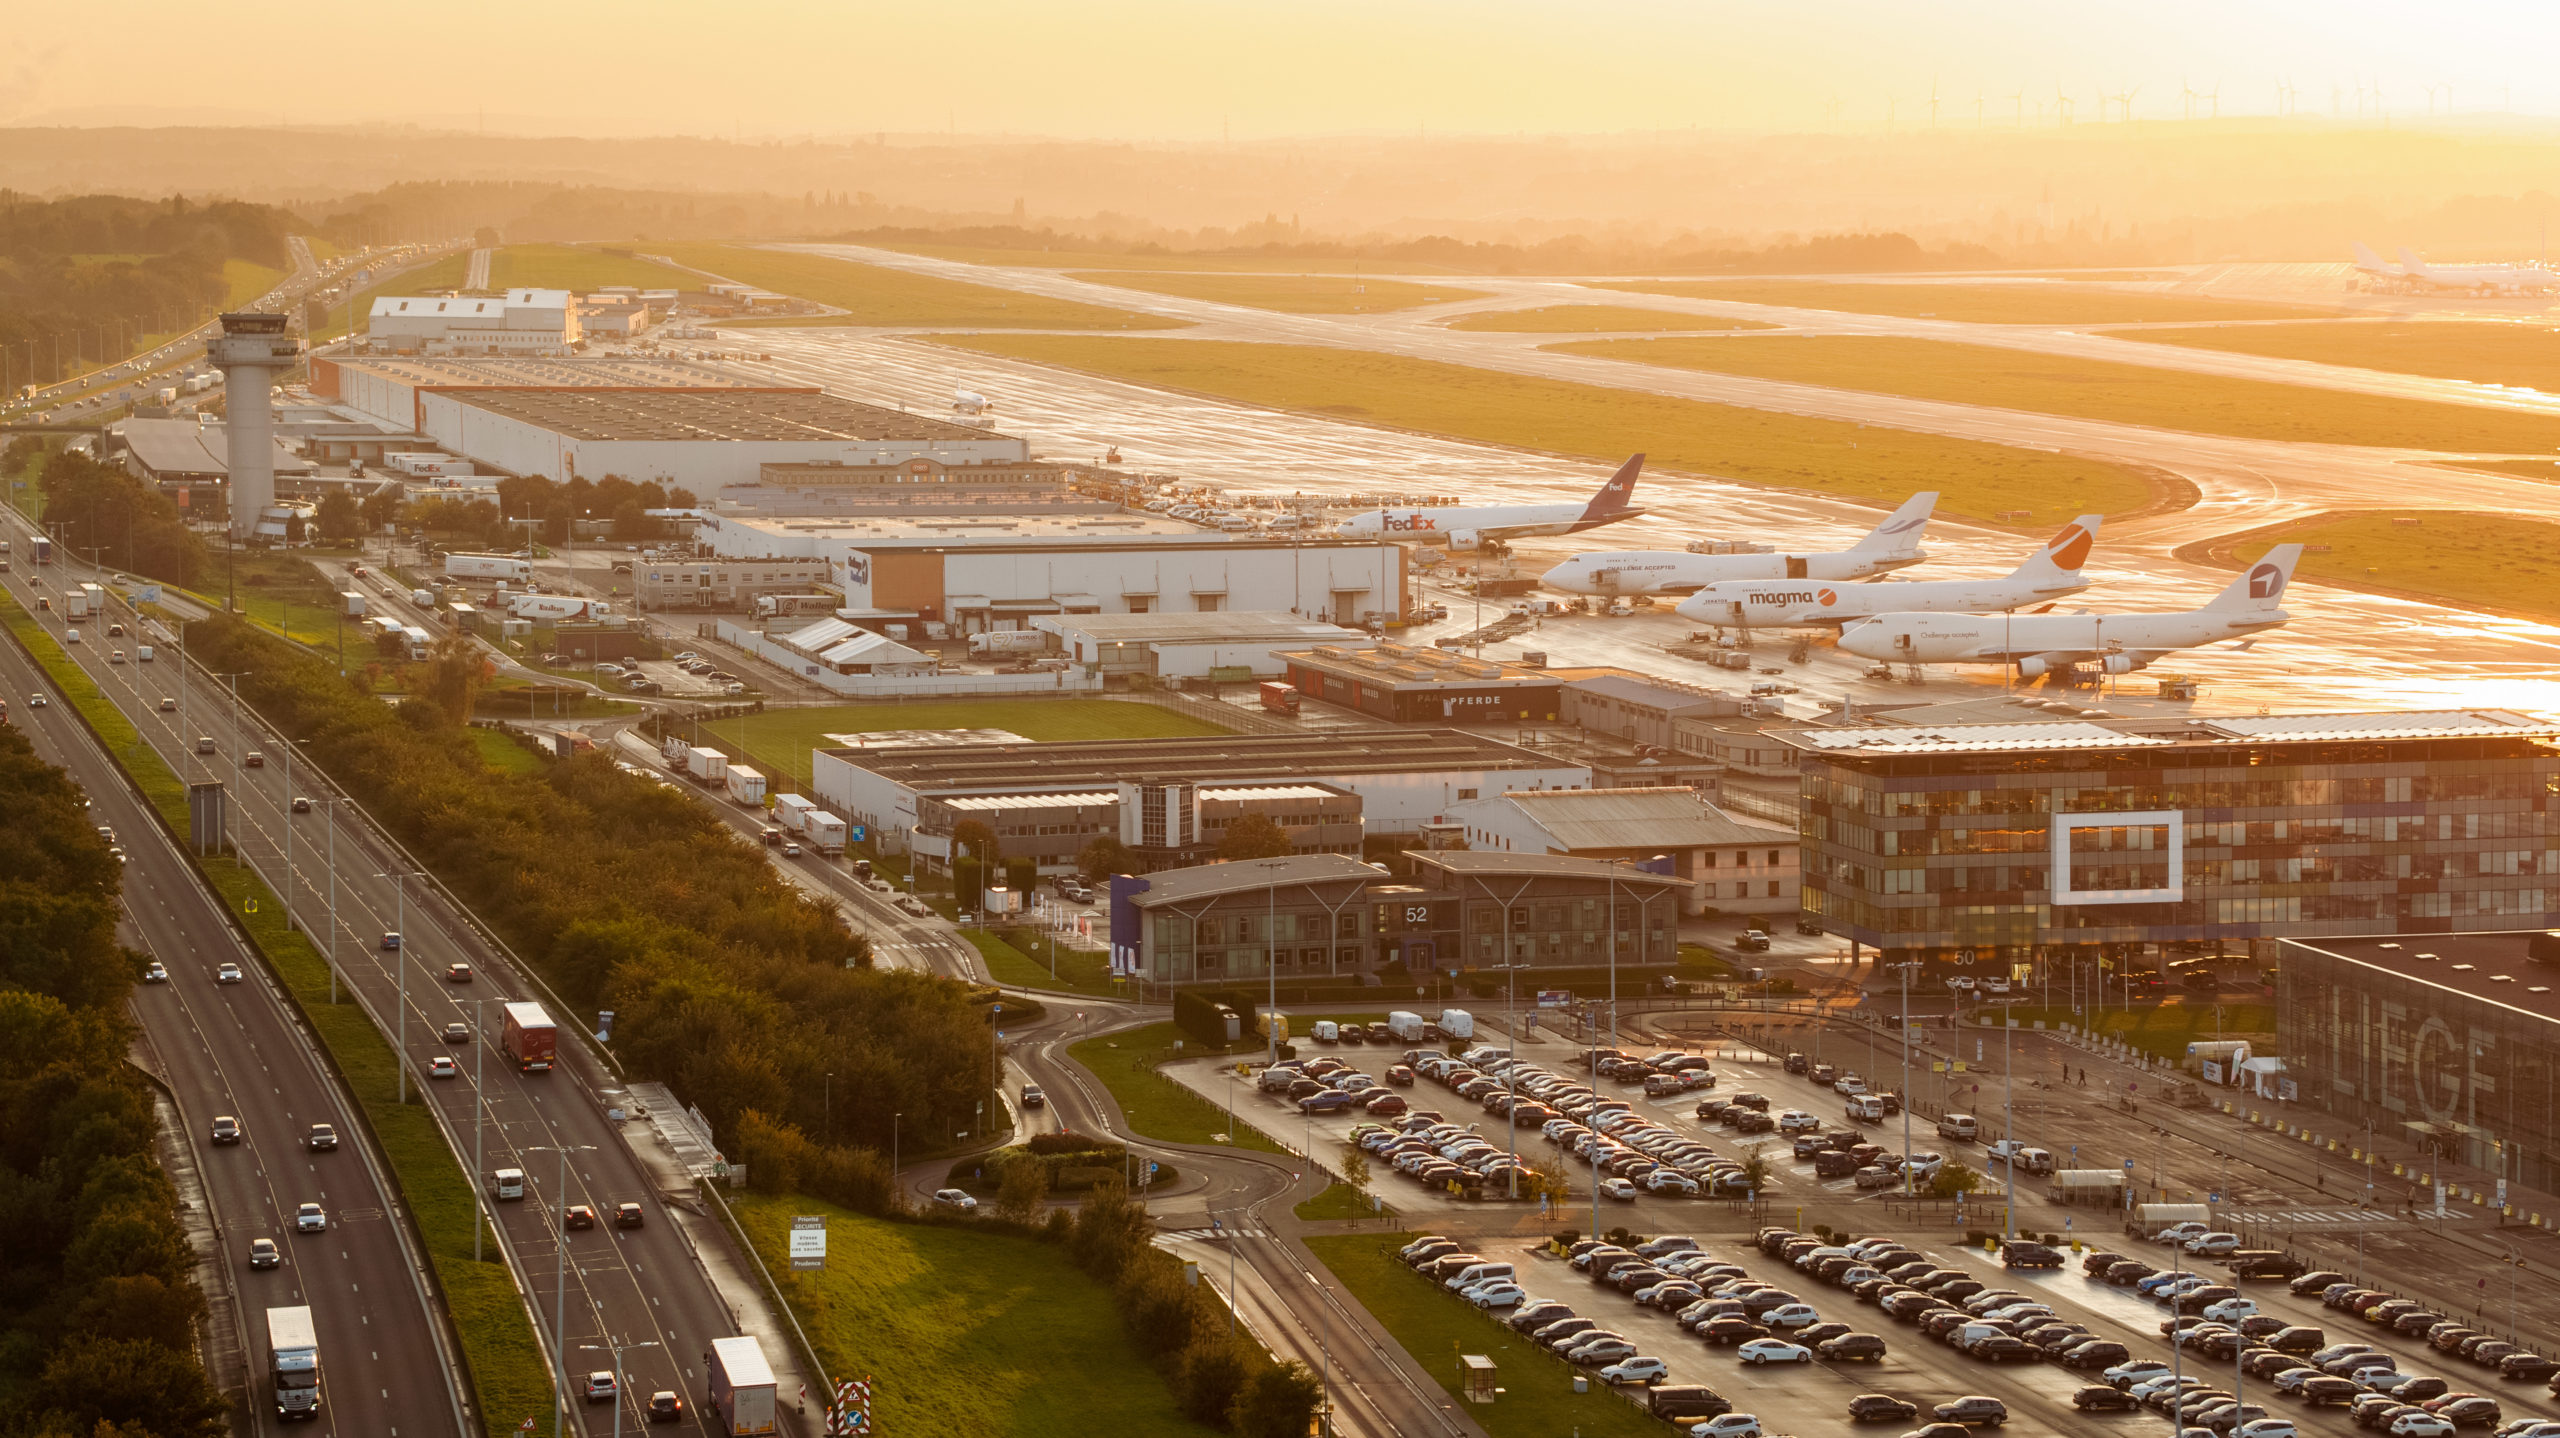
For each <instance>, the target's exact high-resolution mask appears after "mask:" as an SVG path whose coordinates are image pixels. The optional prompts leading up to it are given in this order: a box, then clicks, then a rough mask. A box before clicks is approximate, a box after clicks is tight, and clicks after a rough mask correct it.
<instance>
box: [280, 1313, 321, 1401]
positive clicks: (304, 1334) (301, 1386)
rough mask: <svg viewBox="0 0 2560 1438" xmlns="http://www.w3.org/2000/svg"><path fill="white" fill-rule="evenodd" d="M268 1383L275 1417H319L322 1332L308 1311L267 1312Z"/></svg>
mask: <svg viewBox="0 0 2560 1438" xmlns="http://www.w3.org/2000/svg"><path fill="white" fill-rule="evenodd" d="M267 1382H268V1384H269V1385H270V1386H271V1387H273V1388H274V1390H275V1399H276V1417H278V1418H280V1419H296V1418H317V1417H319V1416H320V1328H319V1325H317V1324H315V1323H313V1322H312V1321H311V1310H310V1309H308V1308H270V1309H268V1310H267Z"/></svg>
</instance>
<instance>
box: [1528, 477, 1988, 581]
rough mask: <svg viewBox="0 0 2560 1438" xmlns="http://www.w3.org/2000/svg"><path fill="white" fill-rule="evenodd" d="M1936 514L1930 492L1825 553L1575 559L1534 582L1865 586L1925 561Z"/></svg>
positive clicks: (1623, 553) (1668, 552) (1633, 553)
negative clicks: (1846, 582) (1923, 539)
mask: <svg viewBox="0 0 2560 1438" xmlns="http://www.w3.org/2000/svg"><path fill="white" fill-rule="evenodd" d="M1937 507H1938V493H1937V491H1936V490H1923V491H1921V492H1920V493H1918V494H1915V495H1913V496H1911V497H1910V498H1909V499H1906V500H1904V501H1903V502H1902V507H1901V508H1900V509H1897V510H1895V511H1894V512H1893V513H1891V514H1889V515H1887V516H1885V521H1884V523H1882V524H1879V525H1877V526H1876V527H1875V528H1874V529H1871V530H1869V531H1867V534H1866V536H1865V537H1864V538H1862V539H1860V540H1859V541H1858V542H1857V543H1855V544H1853V545H1850V546H1849V547H1848V548H1847V549H1842V550H1836V551H1833V552H1831V553H1827V554H1688V553H1683V552H1681V551H1679V550H1676V549H1639V550H1618V551H1613V552H1609V553H1597V554H1577V555H1575V556H1574V557H1573V558H1571V559H1568V560H1566V561H1565V562H1564V563H1562V564H1559V565H1557V566H1556V567H1555V568H1553V569H1550V570H1548V571H1547V572H1546V573H1545V574H1542V575H1540V576H1539V577H1538V578H1539V582H1540V583H1542V584H1544V585H1546V586H1547V587H1548V588H1550V589H1561V590H1563V591H1565V592H1566V593H1568V594H1686V593H1688V592H1689V591H1691V590H1693V589H1699V588H1703V587H1704V586H1706V585H1710V584H1716V583H1720V582H1722V581H1725V580H1736V579H1743V580H1754V579H1831V580H1838V579H1865V578H1867V577H1868V576H1869V575H1875V574H1882V573H1884V572H1885V571H1887V570H1891V569H1900V568H1902V567H1903V566H1905V565H1910V564H1918V563H1919V562H1920V561H1921V560H1924V559H1926V558H1928V557H1929V554H1928V551H1926V550H1924V549H1922V548H1921V547H1920V536H1921V534H1922V533H1923V532H1925V531H1926V530H1927V529H1928V527H1929V514H1930V511H1932V510H1934V509H1936V508H1937Z"/></svg>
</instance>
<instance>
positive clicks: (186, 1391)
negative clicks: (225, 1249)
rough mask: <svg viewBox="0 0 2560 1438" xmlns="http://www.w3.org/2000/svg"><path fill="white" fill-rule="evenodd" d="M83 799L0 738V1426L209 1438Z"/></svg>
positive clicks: (127, 978)
mask: <svg viewBox="0 0 2560 1438" xmlns="http://www.w3.org/2000/svg"><path fill="white" fill-rule="evenodd" d="M81 803H82V801H81V795H80V791H79V788H78V786H76V785H74V784H73V783H72V782H71V778H70V776H69V775H67V774H65V773H64V772H63V771H62V770H60V769H57V768H55V767H53V766H52V765H50V764H46V763H44V762H43V761H42V760H40V759H38V758H37V757H36V755H35V750H34V748H33V747H32V746H31V745H30V744H29V743H28V742H27V739H26V737H25V736H24V735H22V734H21V733H19V732H18V731H17V730H15V729H12V728H8V727H6V726H0V1232H5V1233H6V1234H7V1235H8V1238H7V1240H6V1241H5V1242H0V1433H6V1434H9V1435H21V1434H25V1435H38V1434H41V1435H47V1438H50V1435H56V1434H65V1435H80V1438H216V1435H218V1434H220V1433H222V1432H223V1431H225V1429H226V1428H227V1422H226V1409H227V1405H226V1404H225V1402H224V1400H223V1396H222V1394H221V1393H220V1391H219V1390H217V1389H216V1388H215V1387H214V1386H213V1382H212V1380H211V1379H210V1378H208V1377H207V1376H206V1374H205V1371H204V1366H203V1363H202V1362H201V1360H200V1359H199V1358H198V1356H197V1350H196V1330H197V1327H198V1325H199V1324H201V1323H202V1321H203V1319H204V1315H205V1301H204V1294H203V1293H202V1292H201V1291H200V1290H199V1289H198V1288H197V1287H196V1281H195V1274H194V1269H195V1253H194V1250H193V1249H192V1248H190V1247H189V1246H188V1243H187V1239H186V1234H185V1232H184V1230H183V1229H181V1228H180V1226H179V1223H178V1211H177V1194H176V1193H175V1191H174V1190H172V1189H171V1187H170V1185H169V1180H168V1178H167V1176H166V1175H165V1174H163V1173H162V1172H161V1169H160V1165H159V1161H158V1159H157V1157H156V1155H155V1154H154V1153H153V1150H152V1141H153V1136H154V1133H155V1131H156V1128H157V1122H156V1118H155V1115H154V1111H153V1104H152V1097H151V1091H150V1088H149V1086H148V1085H147V1084H145V1082H144V1081H143V1079H142V1076H141V1075H140V1074H139V1073H137V1072H136V1071H135V1070H134V1068H133V1066H132V1065H131V1064H130V1063H128V1062H127V1061H126V1058H125V1055H126V1053H127V1051H128V1049H129V1048H130V1047H131V1045H132V1043H133V1040H134V1026H133V1022H132V1020H131V1018H130V1017H128V1015H127V1012H126V1008H125V1004H126V1000H127V998H128V997H129V996H130V994H131V992H132V989H133V985H134V982H135V980H136V979H137V978H138V977H139V976H140V973H141V967H142V958H141V956H140V955H138V954H135V953H133V952H132V951H130V950H128V949H125V948H122V947H120V946H119V945H118V944H117V943H116V937H115V926H116V914H117V895H118V891H119V889H120V887H121V884H122V876H121V869H120V866H119V865H118V863H117V861H116V859H115V858H114V857H113V856H111V855H110V854H108V852H107V843H106V840H105V839H104V838H102V837H100V836H99V834H98V832H97V830H96V829H95V828H94V827H92V825H91V824H90V822H89V816H88V813H87V811H86V810H85V809H83V808H82V807H81Z"/></svg>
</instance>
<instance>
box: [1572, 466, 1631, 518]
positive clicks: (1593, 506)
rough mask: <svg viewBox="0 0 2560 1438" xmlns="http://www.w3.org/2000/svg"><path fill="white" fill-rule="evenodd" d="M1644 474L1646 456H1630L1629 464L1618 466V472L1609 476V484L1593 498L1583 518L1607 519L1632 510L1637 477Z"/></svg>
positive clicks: (1584, 511)
mask: <svg viewBox="0 0 2560 1438" xmlns="http://www.w3.org/2000/svg"><path fill="white" fill-rule="evenodd" d="M1643 472H1644V456H1643V455H1641V454H1637V455H1630V456H1628V458H1627V462H1626V463H1624V464H1622V465H1619V466H1618V472H1617V473H1616V474H1613V475H1611V476H1609V482H1608V483H1607V484H1604V485H1602V486H1600V492H1599V493H1598V494H1595V495H1593V496H1591V503H1590V504H1589V505H1588V506H1586V507H1585V508H1584V509H1583V511H1582V517H1583V518H1585V519H1606V518H1608V517H1609V516H1610V515H1613V514H1620V513H1623V512H1625V511H1626V510H1627V509H1629V508H1631V507H1632V505H1631V503H1630V501H1632V500H1633V499H1634V498H1635V495H1636V476H1637V475H1639V474H1642V473H1643Z"/></svg>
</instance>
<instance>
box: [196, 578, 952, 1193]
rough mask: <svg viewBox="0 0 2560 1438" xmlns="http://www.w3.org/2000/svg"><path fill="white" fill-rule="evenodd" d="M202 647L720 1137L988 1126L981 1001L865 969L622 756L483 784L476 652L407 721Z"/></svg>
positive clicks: (748, 851)
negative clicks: (609, 1017)
mask: <svg viewBox="0 0 2560 1438" xmlns="http://www.w3.org/2000/svg"><path fill="white" fill-rule="evenodd" d="M187 642H188V645H189V647H190V649H191V651H192V652H194V653H195V654H196V655H198V656H199V657H201V658H203V659H204V661H205V662H206V663H207V664H209V665H211V666H213V667H214V668H217V669H222V670H232V671H239V672H241V673H243V674H244V676H245V677H244V678H243V679H242V680H241V681H240V697H241V698H242V699H243V700H244V701H246V702H248V703H249V704H251V705H253V706H255V707H256V708H257V710H258V711H259V712H261V713H262V714H264V715H265V716H266V717H267V718H268V719H269V720H270V721H271V722H273V723H275V724H276V725H277V726H278V727H279V728H280V729H282V730H283V731H284V732H285V733H287V734H288V735H291V736H293V737H296V738H301V739H308V740H309V741H310V749H309V752H310V754H311V757H312V758H313V759H314V760H315V761H316V762H318V763H319V764H320V765H321V766H322V767H323V768H325V769H326V770H327V771H328V772H329V773H330V774H331V775H332V776H333V777H334V778H336V779H337V780H338V782H340V783H341V784H343V785H345V786H346V787H347V789H348V791H349V792H350V793H352V794H353V795H354V796H355V797H357V798H358V799H360V800H362V801H363V802H364V803H365V804H366V805H367V806H368V807H369V808H370V809H372V811H373V812H374V813H375V814H376V815H377V816H378V817H379V818H380V819H381V820H382V821H383V822H384V823H385V824H387V825H388V826H389V827H390V829H391V831H392V832H393V833H394V834H395V835H396V836H397V837H398V838H399V839H400V841H401V842H402V843H403V844H405V845H407V846H408V848H409V850H410V852H412V853H413V854H415V855H417V856H418V858H419V860H420V861H421V862H422V863H424V864H425V865H426V866H427V867H428V868H429V869H430V870H432V871H433V872H434V873H435V874H436V875H437V877H439V878H440V879H442V880H443V881H444V882H445V884H446V885H448V886H449V887H450V888H451V889H452V890H453V891H454V892H455V893H456V894H457V895H459V896H460V897H461V898H462V900H463V901H464V902H465V903H467V904H469V905H471V906H472V908H473V909H474V910H475V911H476V912H477V913H478V914H479V915H480V916H481V917H482V918H483V919H484V920H486V921H487V922H488V923H489V924H490V925H491V926H492V927H493V928H494V929H495V930H496V931H497V932H498V933H499V934H500V935H501V936H502V937H504V938H505V939H506V941H507V942H508V943H509V944H510V945H511V946H512V947H513V948H514V950H515V951H516V952H517V953H518V954H520V955H523V956H525V957H526V958H527V959H528V960H529V961H530V962H531V963H532V964H533V965H534V966H535V967H536V968H537V969H539V970H540V971H541V972H542V975H543V977H544V978H546V979H547V980H549V981H550V983H551V984H552V985H553V987H555V988H556V989H557V990H558V991H559V992H560V993H561V994H562V995H563V996H564V997H565V998H566V999H567V1000H568V1002H569V1003H570V1004H572V1005H573V1006H575V1007H576V1008H578V1009H580V1010H581V1011H583V1012H585V1013H590V1014H591V1013H592V1012H593V1011H594V1010H597V1009H612V1010H614V1011H615V1014H616V1018H615V1022H614V1029H613V1032H614V1041H613V1047H614V1050H615V1052H616V1053H618V1054H619V1055H620V1056H621V1058H622V1060H623V1062H624V1063H625V1064H626V1065H627V1066H628V1067H629V1069H630V1071H631V1072H632V1073H633V1074H634V1075H635V1076H638V1077H643V1078H654V1079H660V1080H664V1081H665V1082H667V1083H668V1084H669V1085H670V1086H671V1087H673V1088H674V1090H675V1091H676V1093H677V1094H678V1095H680V1096H681V1097H682V1098H683V1099H684V1100H685V1101H686V1102H688V1103H691V1104H694V1105H697V1106H699V1107H700V1108H701V1109H702V1111H703V1113H704V1114H705V1115H706V1116H708V1117H709V1118H710V1119H711V1121H712V1125H713V1127H714V1129H715V1130H717V1131H718V1132H720V1133H722V1134H724V1135H726V1134H731V1133H733V1132H734V1127H733V1126H734V1125H735V1124H736V1122H737V1121H738V1119H739V1116H740V1115H741V1114H743V1113H745V1112H747V1111H749V1110H754V1111H757V1112H760V1113H764V1114H767V1115H773V1116H776V1117H778V1118H780V1119H782V1120H784V1121H787V1122H790V1123H794V1124H797V1125H799V1126H800V1127H801V1128H803V1129H805V1130H807V1131H809V1132H813V1133H823V1134H826V1135H828V1136H829V1137H830V1138H831V1139H832V1140H833V1141H835V1142H838V1143H842V1144H848V1145H852V1146H856V1147H859V1148H868V1149H878V1150H880V1151H883V1152H885V1151H887V1149H888V1148H889V1146H890V1142H891V1129H892V1123H893V1119H892V1115H895V1114H903V1115H904V1119H903V1122H902V1125H901V1126H902V1129H903V1133H904V1137H905V1141H906V1143H907V1145H908V1146H909V1148H910V1149H911V1150H912V1149H915V1148H919V1147H921V1146H923V1145H924V1144H927V1143H931V1142H934V1141H937V1140H940V1139H942V1138H943V1137H944V1136H946V1135H949V1134H955V1133H959V1132H964V1131H967V1130H969V1129H970V1128H972V1127H973V1126H974V1124H975V1120H976V1115H977V1111H978V1110H977V1106H978V1104H979V1103H980V1101H981V1100H983V1099H985V1098H986V1097H987V1093H988V1085H989V1084H990V1083H991V1082H992V1074H993V1067H992V1064H993V1043H994V1037H993V1033H992V1031H991V1030H990V1029H989V1027H988V1025H987V1023H986V1021H985V1016H984V1010H983V1008H982V1006H981V1005H980V1004H979V1003H978V1002H977V1000H976V998H975V996H974V995H973V993H972V992H971V990H970V989H969V988H968V987H967V986H965V985H962V984H960V983H958V982H956V981H953V980H949V979H943V978H937V977H934V976H931V975H927V974H921V973H916V972H913V971H904V970H899V971H891V970H881V969H875V968H873V967H871V953H870V945H869V943H868V941H866V940H865V939H863V938H861V937H860V936H858V935H856V934H854V933H853V932H851V930H850V929H849V928H848V927H847V926H846V924H845V922H844V919H843V917H842V915H841V914H840V913H839V912H838V910H837V908H836V906H835V905H834V904H833V903H828V902H813V901H811V900H810V899H808V898H806V897H804V896H803V895H802V893H801V892H800V891H799V890H797V889H795V888H793V887H791V886H789V885H787V884H785V883H784V882H783V881H782V880H781V879H780V877H779V876H777V875H776V874H775V873H774V872H773V868H772V865H771V863H770V861H769V860H768V859H767V858H766V856H765V853H764V851H763V850H762V849H761V848H760V847H758V846H756V845H754V844H751V843H748V842H747V841H745V840H743V839H740V838H738V837H737V836H736V835H735V834H733V833H732V832H731V831H730V830H728V829H727V828H725V827H724V826H722V825H721V824H720V822H719V821H718V819H717V818H716V817H715V816H713V815H712V814H711V813H709V812H708V811H706V810H705V809H704V808H703V806H702V805H701V804H699V803H697V802H696V801H694V800H692V799H690V798H687V797H685V796H684V795H681V794H674V793H670V792H668V791H666V790H664V789H662V788H660V787H659V786H658V785H657V784H654V783H651V782H648V781H646V780H642V779H635V778H633V777H632V776H630V775H627V774H624V773H622V772H621V771H619V770H617V769H616V768H614V766H613V763H612V761H611V759H609V758H608V757H606V756H605V755H602V754H591V755H583V756H580V757H578V758H575V759H570V760H565V761H562V762H560V763H558V764H555V765H552V766H549V767H547V768H545V769H544V770H542V771H541V772H539V773H536V774H530V775H510V774H503V773H500V772H498V771H497V770H494V769H492V768H490V767H489V766H488V765H486V764H485V763H483V762H482V761H481V759H480V756H479V752H478V750H477V749H476V748H475V747H474V745H473V744H472V742H471V739H470V736H469V734H468V732H467V731H466V730H465V729H464V728H463V725H462V717H463V715H464V714H466V713H467V712H468V707H469V701H470V692H471V689H472V687H473V685H474V684H476V683H477V681H478V680H479V679H480V678H482V677H485V675H484V674H482V673H481V672H480V671H479V669H478V666H479V664H480V662H481V661H479V660H478V658H477V657H476V656H474V655H472V654H470V652H469V651H467V650H452V649H441V650H439V652H438V653H437V654H436V655H435V656H434V657H433V658H432V659H431V660H430V662H429V664H428V665H427V672H426V674H425V675H424V677H423V679H422V681H421V683H420V686H419V689H420V693H419V694H418V695H417V696H415V697H414V698H413V701H412V702H409V703H404V704H401V705H399V706H397V707H391V706H386V705H384V704H383V703H382V702H381V701H379V700H377V699H374V698H371V697H369V696H367V695H366V694H364V693H362V692H360V686H359V685H358V684H355V683H350V682H349V681H347V680H342V679H341V678H340V677H339V676H338V674H337V672H336V669H335V668H334V666H333V665H331V664H330V663H329V662H328V661H326V660H324V659H321V658H320V657H318V656H316V655H312V654H309V653H307V652H304V651H302V650H299V649H297V648H294V647H292V646H288V645H286V644H285V643H284V642H283V641H281V640H278V639H275V638H274V637H272V636H270V635H267V634H265V633H264V632H262V631H259V630H256V629H253V628H251V627H250V626H249V625H247V624H245V623H243V622H241V621H238V620H234V619H227V618H224V617H221V616H215V617H213V618H210V619H206V620H203V621H200V622H198V623H195V624H192V625H189V626H188V638H187ZM447 669H454V670H462V671H467V672H462V673H459V674H450V675H449V674H445V673H444V672H443V671H444V670H447ZM830 1076H832V1077H830Z"/></svg>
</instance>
